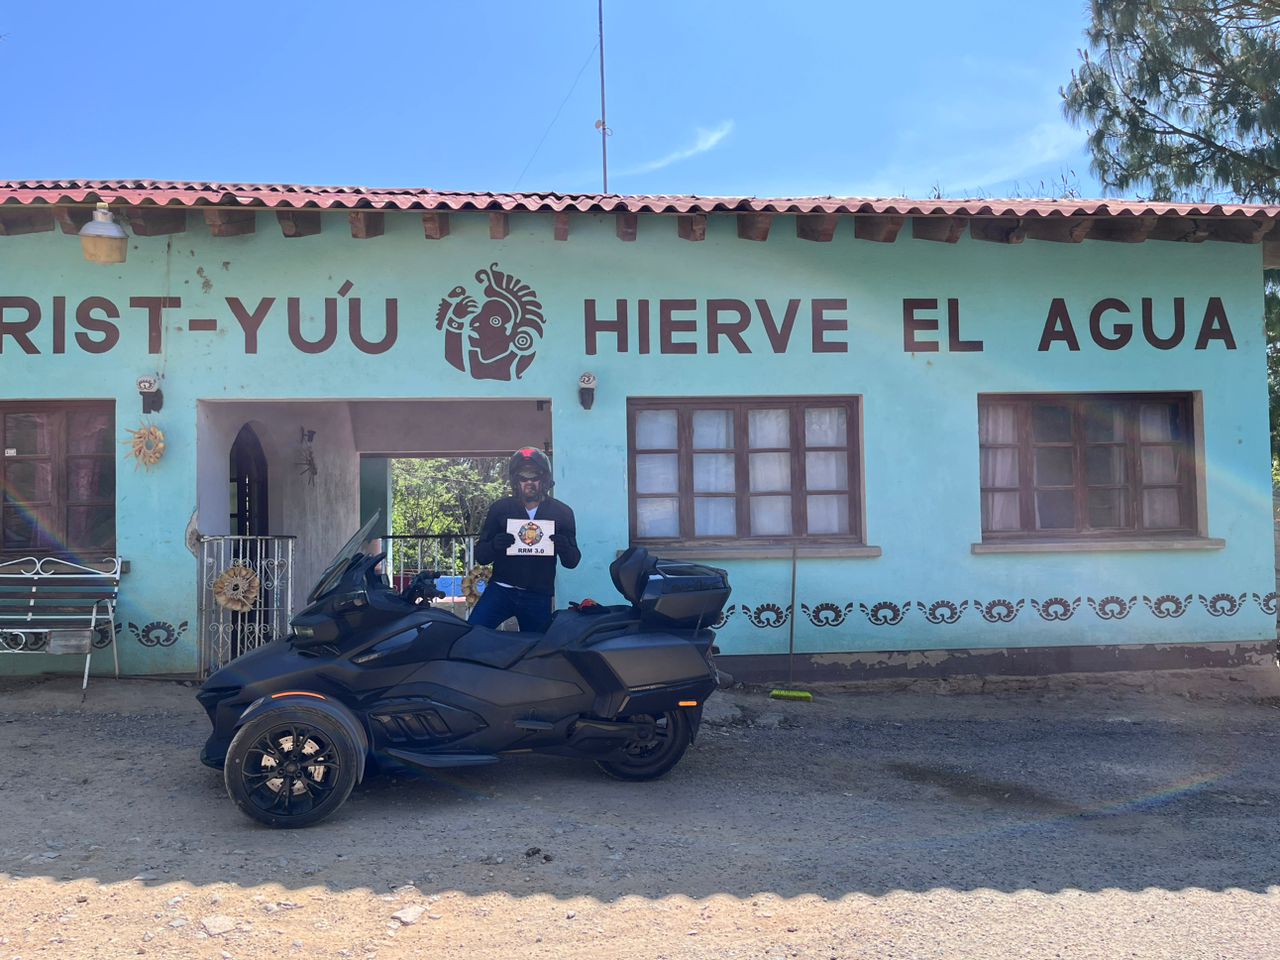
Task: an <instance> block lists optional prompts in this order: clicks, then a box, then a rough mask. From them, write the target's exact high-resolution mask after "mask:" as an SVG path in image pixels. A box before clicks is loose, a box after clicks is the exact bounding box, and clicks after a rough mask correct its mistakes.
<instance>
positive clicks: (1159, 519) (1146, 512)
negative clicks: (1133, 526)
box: [1142, 488, 1186, 530]
mask: <svg viewBox="0 0 1280 960" xmlns="http://www.w3.org/2000/svg"><path fill="white" fill-rule="evenodd" d="M1142 525H1143V526H1144V527H1146V528H1147V529H1148V530H1170V529H1175V528H1177V527H1185V526H1186V524H1185V523H1183V522H1182V507H1181V505H1180V504H1179V502H1178V491H1177V490H1170V489H1167V488H1166V489H1159V490H1143V491H1142Z"/></svg>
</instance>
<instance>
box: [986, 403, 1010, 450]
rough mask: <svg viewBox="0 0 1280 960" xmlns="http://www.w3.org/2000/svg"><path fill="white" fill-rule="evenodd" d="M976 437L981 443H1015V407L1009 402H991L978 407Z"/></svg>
mask: <svg viewBox="0 0 1280 960" xmlns="http://www.w3.org/2000/svg"><path fill="white" fill-rule="evenodd" d="M978 439H979V440H981V441H982V442H983V443H1017V442H1018V409H1017V407H1015V406H1013V404H1010V403H991V404H984V405H983V406H981V407H979V408H978Z"/></svg>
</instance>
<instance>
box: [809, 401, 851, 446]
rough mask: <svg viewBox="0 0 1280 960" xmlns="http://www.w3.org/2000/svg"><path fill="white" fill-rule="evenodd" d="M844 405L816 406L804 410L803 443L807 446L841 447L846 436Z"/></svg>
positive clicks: (846, 412) (844, 442)
mask: <svg viewBox="0 0 1280 960" xmlns="http://www.w3.org/2000/svg"><path fill="white" fill-rule="evenodd" d="M847 417H848V411H847V410H845V408H844V407H816V408H813V409H809V410H805V412H804V443H805V446H807V447H843V446H845V445H846V440H845V438H846V437H847V436H848V425H847V424H846V423H845V420H846V418H847Z"/></svg>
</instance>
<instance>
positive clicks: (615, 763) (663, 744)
mask: <svg viewBox="0 0 1280 960" xmlns="http://www.w3.org/2000/svg"><path fill="white" fill-rule="evenodd" d="M626 719H628V720H641V719H645V717H627V718H626ZM647 719H650V720H652V721H653V725H652V727H647V725H646V727H647V729H646V731H645V733H644V735H642V736H638V737H636V738H635V739H634V740H631V741H630V742H629V743H628V744H627V745H626V746H625V747H623V749H622V754H621V757H620V758H615V759H613V760H597V761H596V766H598V767H599V768H600V769H601V770H603V771H604V772H605V773H607V774H608V775H609V776H611V777H613V778H614V779H616V780H632V781H634V780H656V779H657V778H658V777H660V776H662V775H663V774H664V773H666V772H667V771H669V770H670V769H671V768H672V767H674V766H675V765H676V764H677V763H679V762H680V758H681V757H683V756H684V752H685V750H687V749H688V747H689V741H690V740H691V739H692V731H693V728H692V727H691V726H690V724H689V717H688V716H687V715H686V714H685V712H684V711H683V710H668V711H666V712H665V713H659V714H654V715H648V716H647Z"/></svg>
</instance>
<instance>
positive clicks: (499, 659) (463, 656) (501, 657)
mask: <svg viewBox="0 0 1280 960" xmlns="http://www.w3.org/2000/svg"><path fill="white" fill-rule="evenodd" d="M542 637H543V635H542V634H540V633H516V632H514V631H511V630H493V629H491V628H489V627H472V628H471V629H470V630H468V631H467V632H466V633H464V634H463V635H462V636H460V637H459V638H458V639H457V640H456V641H454V644H453V646H452V647H450V648H449V657H448V658H449V659H450V660H467V661H469V662H471V663H479V664H483V665H484V666H486V667H497V668H498V669H499V670H505V669H507V667H509V666H511V665H512V664H514V663H515V662H516V661H517V660H519V659H520V658H521V657H523V656H524V655H525V654H526V653H528V652H529V651H530V650H531V649H532V648H533V646H534V644H536V643H537V642H538V641H539V640H541V639H542Z"/></svg>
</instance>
